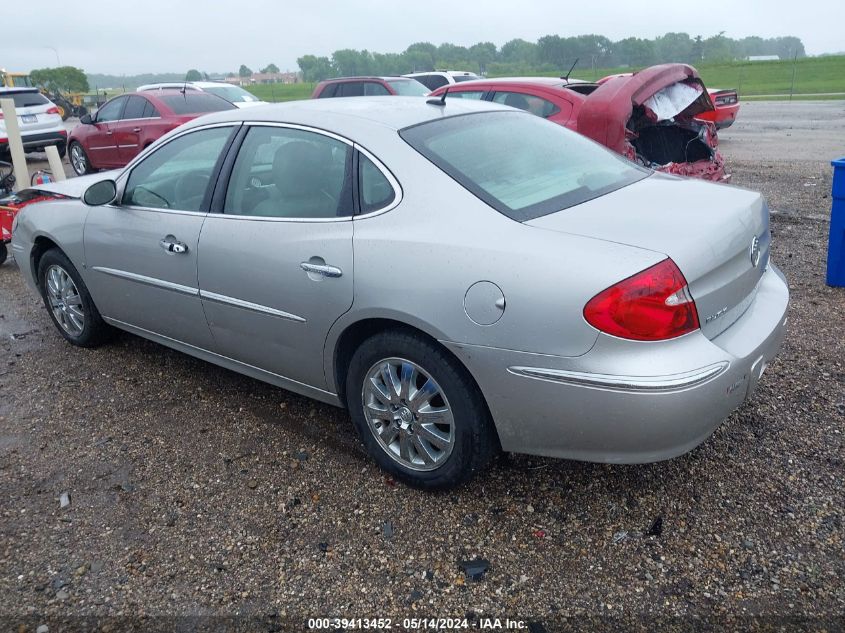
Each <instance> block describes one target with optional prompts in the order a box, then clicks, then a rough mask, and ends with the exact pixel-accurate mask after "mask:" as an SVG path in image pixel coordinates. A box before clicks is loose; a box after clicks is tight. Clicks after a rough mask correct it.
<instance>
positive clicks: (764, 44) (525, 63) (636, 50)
mask: <svg viewBox="0 0 845 633" xmlns="http://www.w3.org/2000/svg"><path fill="white" fill-rule="evenodd" d="M752 55H778V56H779V57H780V58H781V59H791V58H793V57H804V56H805V51H804V44H803V43H802V42H801V39H800V38H798V37H793V36H786V37H772V38H762V37H756V36H751V37H744V38H741V39H733V38H730V37H726V36H725V34H724V32H722V33H719V34H717V35H713V36H710V37H706V38H705V37H703V36H701V35H696V36H694V37H691V36H690V35H689V34H687V33H666V34H665V35H661V36H658V37H655V38H654V39H641V38H638V37H628V38H625V39H622V40H619V41H616V42H614V41H611V40H610V39H608V38H606V37H604V36H603V35H578V36H573V37H561V36H559V35H546V36H544V37H541V38H540V39H538V40H537V41H536V42H529V41H526V40H523V39H514V40H511V41H509V42H507V43H506V44H504V45H503V46H502V47H501V48H499V47H497V46H496V45H495V44H494V43H493V42H478V43H477V44H473V45H472V46H458V45H455V44H449V43H444V44H440V45H439V46H437V45H434V44H432V43H430V42H417V43H415V44H411V45H410V46H409V47H408V48H407V49H405V51H404V52H402V53H375V52H371V51H368V50H353V49H342V50H337V51H335V52H334V53H333V54H332V55H331V57H327V56H316V55H303V56H302V57H300V58H299V59H297V63H298V64H299V69H300V71H301V72H302V78H303V80H304V81H320V80H322V79H328V78H330V77H344V76H350V75H398V74H404V73H409V72H415V71H417V72H418V71H427V70H434V69H436V68H449V69H452V70H469V71H474V72H478V73H486V74H490V75H519V74H528V73H531V74H537V73H555V72H563V71H566V70H568V69H569V67H570V66H572V64H573V63H574V62H575V60H576V59H577V60H578V63H577V66H576V67H575V70H576V71H577V70H578V69H581V70H584V69H589V68H616V67H625V66H630V67H641V66H649V65H651V64H658V63H662V62H684V63H690V64H696V63H700V62H718V61H730V60H735V59H744V58H746V57H749V56H752Z"/></svg>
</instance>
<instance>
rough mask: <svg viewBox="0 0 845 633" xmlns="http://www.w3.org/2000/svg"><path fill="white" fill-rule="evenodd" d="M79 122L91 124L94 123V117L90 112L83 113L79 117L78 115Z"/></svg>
mask: <svg viewBox="0 0 845 633" xmlns="http://www.w3.org/2000/svg"><path fill="white" fill-rule="evenodd" d="M79 122H80V123H84V124H85V125H91V124H92V123H94V117H92V116H91V115H90V114H83V115H82V116H81V117H79Z"/></svg>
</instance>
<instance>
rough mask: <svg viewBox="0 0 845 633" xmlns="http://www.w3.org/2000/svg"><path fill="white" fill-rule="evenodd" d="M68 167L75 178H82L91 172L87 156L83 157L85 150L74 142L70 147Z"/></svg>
mask: <svg viewBox="0 0 845 633" xmlns="http://www.w3.org/2000/svg"><path fill="white" fill-rule="evenodd" d="M70 165H71V167H73V171H75V172H76V175H77V176H84V175H85V174H87V173H89V172H90V171H91V168H90V167H89V165H88V156H86V155H85V150H84V149H82V145H80V144H79V143H76V142H74V143H71V145H70Z"/></svg>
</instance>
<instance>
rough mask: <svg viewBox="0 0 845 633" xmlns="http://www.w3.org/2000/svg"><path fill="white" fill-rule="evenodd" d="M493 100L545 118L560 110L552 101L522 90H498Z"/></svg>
mask: <svg viewBox="0 0 845 633" xmlns="http://www.w3.org/2000/svg"><path fill="white" fill-rule="evenodd" d="M493 101H495V102H496V103H502V104H504V105H506V106H510V107H512V108H519V109H520V110H525V111H526V112H530V113H531V114H536V115H537V116H540V117H543V118H544V119H545V118H547V117H550V116H552V115H553V114H557V113H558V112H560V108H558V107H557V106H556V105H555V104H554V103H552V102H551V101H548V100H546V99H543V98H542V97H538V96H536V95H529V94H525V93H522V92H497V93H496V94H495V95H494V96H493Z"/></svg>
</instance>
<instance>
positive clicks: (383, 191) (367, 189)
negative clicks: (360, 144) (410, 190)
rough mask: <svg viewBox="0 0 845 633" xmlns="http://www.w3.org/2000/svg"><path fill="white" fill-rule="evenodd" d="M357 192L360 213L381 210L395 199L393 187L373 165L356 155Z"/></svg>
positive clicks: (362, 155)
mask: <svg viewBox="0 0 845 633" xmlns="http://www.w3.org/2000/svg"><path fill="white" fill-rule="evenodd" d="M358 156H359V158H358V191H359V198H360V201H359V204H360V206H361V213H370V212H371V211H378V210H379V209H383V208H384V207H386V206H387V205H389V204H390V203H391V202H393V199H394V198H395V197H396V193H395V192H394V191H393V186H392V185H391V184H390V181H389V180H388V179H387V177H386V176H385V175H384V174H383V173H382V172H381V170H380V169H379V168H378V167H376V166H375V163H373V161H371V160H370V159H369V158H367V157H366V156H364V154H361V153H359V154H358Z"/></svg>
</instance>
